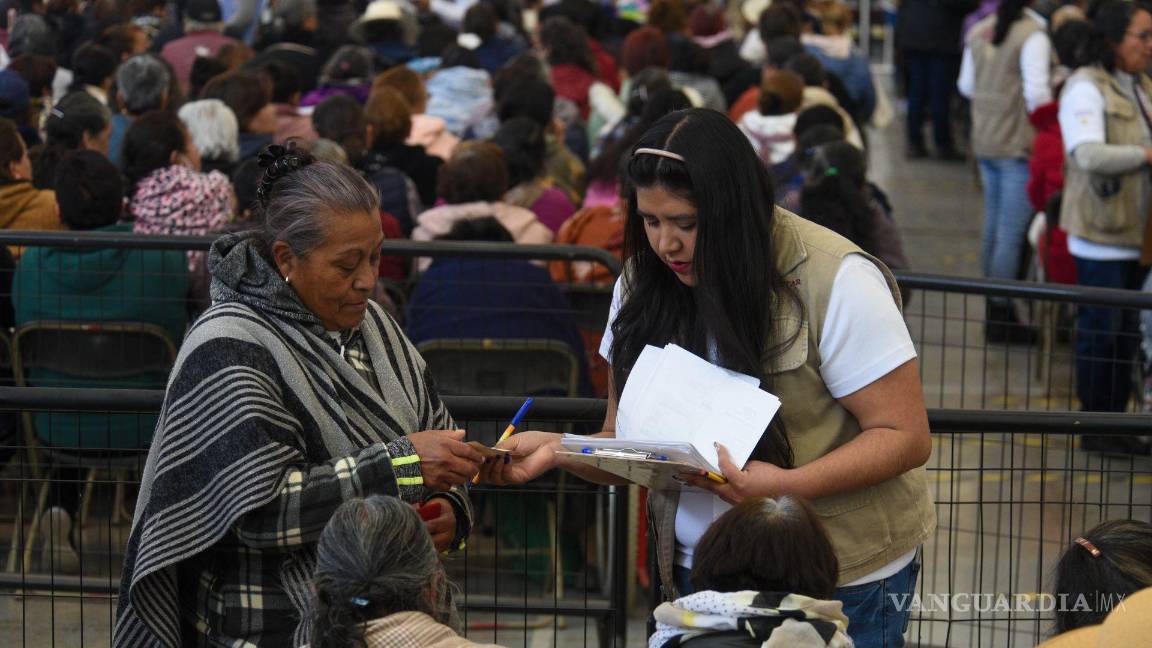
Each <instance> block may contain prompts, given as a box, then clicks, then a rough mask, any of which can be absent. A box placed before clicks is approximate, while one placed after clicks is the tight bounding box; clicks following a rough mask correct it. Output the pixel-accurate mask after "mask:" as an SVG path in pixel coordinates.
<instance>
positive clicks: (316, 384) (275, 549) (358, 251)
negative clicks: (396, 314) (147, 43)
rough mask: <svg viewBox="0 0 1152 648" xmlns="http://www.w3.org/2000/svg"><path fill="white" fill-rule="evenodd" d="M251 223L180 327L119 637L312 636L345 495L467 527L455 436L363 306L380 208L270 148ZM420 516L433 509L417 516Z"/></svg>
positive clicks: (410, 352) (436, 533) (445, 533)
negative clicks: (328, 544) (198, 308)
mask: <svg viewBox="0 0 1152 648" xmlns="http://www.w3.org/2000/svg"><path fill="white" fill-rule="evenodd" d="M261 164H262V165H264V166H265V167H266V171H265V175H264V178H263V180H262V181H261V185H260V188H259V191H258V198H259V202H260V206H261V207H262V208H263V210H264V223H265V224H264V227H263V229H262V231H258V232H246V233H241V234H232V235H226V236H223V237H221V238H220V239H218V240H217V241H216V242H215V243H214V244H213V246H212V250H211V252H210V253H209V259H208V263H209V269H210V271H211V273H212V287H211V291H212V301H213V306H212V307H211V308H209V309H208V310H207V311H206V312H205V313H204V314H203V315H202V316H201V317H200V319H199V320H198V321H197V322H196V323H195V324H194V325H193V326H192V328H191V330H190V331H189V332H188V335H187V337H186V338H185V340H184V343H183V345H182V346H181V349H180V355H179V357H178V358H177V360H176V365H175V367H174V368H173V371H172V376H171V378H170V380H169V384H168V393H167V396H166V398H165V401H164V407H163V410H162V411H161V414H160V420H159V423H158V425H157V428H156V433H155V438H154V441H153V444H152V448H151V451H150V452H149V454H148V461H147V464H146V465H145V469H144V477H143V483H142V484H141V488H140V497H139V502H138V504H137V507H136V517H135V519H134V520H133V525H132V533H131V536H130V538H129V541H128V549H127V554H126V556H125V561H124V570H123V575H122V583H121V590H120V604H119V609H118V611H117V620H116V628H115V632H114V645H115V646H133V647H135V646H209V645H211V646H219V645H231V646H239V645H244V646H278V647H279V646H300V645H303V644H305V643H307V642H308V639H309V638H308V636H307V634H308V624H307V623H306V622H305V620H306V619H307V618H308V617H309V614H310V609H309V607H310V603H309V601H310V600H311V598H312V592H311V585H310V579H311V577H312V572H313V569H314V567H315V554H316V542H317V539H318V538H319V536H320V532H321V530H323V528H324V525H325V524H326V523H327V522H328V519H329V518H330V517H331V515H332V513H333V512H334V511H335V510H336V509H337V508H338V507H339V506H340V505H341V504H342V503H343V502H344V501H346V500H349V499H352V498H356V497H364V496H368V495H373V494H382V495H392V496H396V497H399V498H401V499H403V500H405V501H407V502H411V503H413V504H414V505H418V506H419V505H423V504H424V503H427V502H429V501H430V500H434V501H435V505H433V506H430V507H429V512H434V511H439V514H437V515H435V516H434V517H433V519H431V520H429V521H428V523H427V524H428V530H429V532H430V533H431V535H432V539H433V541H434V542H435V544H436V546H437V548H438V549H440V550H445V549H449V548H458V547H460V546H461V545H462V543H463V540H464V538H465V536H466V535H467V533H468V531H469V530H470V528H471V510H470V507H469V504H468V499H467V495H466V494H465V491H464V490H463V488H462V485H463V484H465V483H466V482H467V480H468V479H470V478H471V477H472V476H473V475H474V474H475V473H476V472H477V470H478V467H479V464H480V463H481V462H482V461H483V457H482V456H481V455H480V454H479V453H478V452H476V450H474V449H473V448H471V447H469V446H468V445H466V444H465V443H464V442H463V441H462V438H463V434H464V433H463V431H462V430H460V431H457V430H454V428H455V423H454V421H453V420H452V417H451V415H449V413H448V411H447V410H446V409H445V407H444V404H443V403H442V402H441V401H440V398H439V397H438V396H437V394H436V389H435V386H434V385H433V384H432V380H431V377H430V376H429V375H428V371H427V368H426V367H425V365H424V362H423V360H422V359H421V358H420V356H419V355H418V354H417V353H416V350H415V348H414V347H413V346H412V344H411V343H410V342H409V341H408V339H407V338H405V337H404V334H403V333H402V332H401V330H400V327H399V326H398V325H397V324H396V322H394V321H393V320H392V319H391V318H390V317H389V316H388V315H387V314H386V313H385V312H384V311H383V310H382V309H381V308H380V307H379V306H377V305H376V304H375V303H373V302H371V301H369V299H368V297H369V295H370V293H371V291H372V288H373V286H374V285H375V279H376V268H377V267H378V264H379V260H380V251H379V250H380V243H381V240H382V238H383V236H382V234H381V230H380V218H379V208H378V203H377V197H376V194H375V192H374V191H373V190H372V188H371V187H370V186H369V185H368V184H367V182H365V181H364V179H363V178H362V177H361V176H360V175H359V174H357V173H356V172H355V171H353V170H351V169H349V168H347V167H344V166H339V165H335V164H331V163H327V162H314V161H313V160H312V158H311V157H310V156H308V155H307V154H305V153H301V152H298V151H296V150H294V149H283V148H281V147H270V149H269V151H268V152H266V153H265V154H263V155H262V156H261ZM429 517H432V516H429Z"/></svg>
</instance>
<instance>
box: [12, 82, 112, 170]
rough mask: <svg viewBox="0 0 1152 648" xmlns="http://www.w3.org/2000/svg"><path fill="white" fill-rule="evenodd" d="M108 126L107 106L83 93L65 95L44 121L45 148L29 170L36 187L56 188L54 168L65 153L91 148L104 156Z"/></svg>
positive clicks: (110, 120) (106, 149)
mask: <svg viewBox="0 0 1152 648" xmlns="http://www.w3.org/2000/svg"><path fill="white" fill-rule="evenodd" d="M111 123H112V114H111V113H110V112H109V111H108V108H107V106H105V105H104V104H102V103H100V101H99V100H97V99H96V98H95V97H93V96H92V95H90V94H88V93H87V92H83V91H80V92H72V93H70V94H67V95H65V96H64V97H63V98H62V99H61V100H60V101H59V102H57V104H56V105H55V106H54V107H53V108H52V111H51V112H49V113H48V119H46V120H45V122H44V133H45V142H44V144H45V145H44V148H43V150H41V151H40V155H39V156H38V157H37V158H36V164H35V165H34V168H33V170H32V177H33V178H34V179H35V181H36V186H37V187H39V188H40V189H53V188H55V187H56V184H55V178H56V165H57V164H58V163H59V162H60V158H62V157H63V156H64V154H65V153H67V152H68V151H74V150H77V149H82V148H91V149H93V150H96V151H98V152H100V153H101V154H107V152H108V146H107V145H108V142H107V140H106V139H104V135H105V132H106V131H107V130H108V126H109V124H111ZM101 148H103V150H100V149H101Z"/></svg>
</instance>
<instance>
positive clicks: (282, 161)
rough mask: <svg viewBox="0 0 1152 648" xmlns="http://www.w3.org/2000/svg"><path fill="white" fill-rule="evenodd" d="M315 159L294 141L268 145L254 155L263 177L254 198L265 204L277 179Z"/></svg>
mask: <svg viewBox="0 0 1152 648" xmlns="http://www.w3.org/2000/svg"><path fill="white" fill-rule="evenodd" d="M315 161H316V158H314V157H312V155H311V154H310V153H308V151H305V150H303V149H301V148H299V147H297V146H296V143H295V142H289V143H288V145H287V146H281V145H279V144H272V145H270V146H268V148H266V149H264V150H263V151H261V152H260V155H258V156H257V157H256V162H257V164H259V165H260V168H262V169H264V177H263V178H261V179H260V186H259V187H257V188H256V200H257V201H258V202H259V203H260V204H266V203H267V202H268V198H269V196H271V195H272V187H273V186H275V185H276V181H277V180H279V179H280V178H283V177H284V176H286V175H288V174H290V173H292V172H293V171H297V170H299V169H303V168H304V167H306V166H308V165H309V164H312V163H313V162H315Z"/></svg>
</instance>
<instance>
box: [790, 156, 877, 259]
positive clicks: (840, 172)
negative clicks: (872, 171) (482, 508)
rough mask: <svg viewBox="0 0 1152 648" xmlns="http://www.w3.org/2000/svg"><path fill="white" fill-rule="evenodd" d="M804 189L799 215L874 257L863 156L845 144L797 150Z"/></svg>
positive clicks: (802, 190)
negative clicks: (872, 254)
mask: <svg viewBox="0 0 1152 648" xmlns="http://www.w3.org/2000/svg"><path fill="white" fill-rule="evenodd" d="M797 158H798V159H797V162H798V165H799V167H800V171H801V174H802V175H803V176H804V185H803V187H802V188H801V190H800V215H801V216H803V217H804V218H806V219H808V220H810V221H812V222H814V223H816V224H818V225H823V226H824V227H827V228H828V229H830V230H832V231H833V232H836V233H837V234H839V235H841V236H843V237H844V238H846V239H848V240H849V241H852V242H853V243H855V244H856V245H858V246H860V247H861V248H863V249H864V251H865V252H869V253H875V252H876V250H877V248H876V244H875V238H874V236H875V235H874V232H873V227H872V222H873V220H872V219H873V216H874V214H873V211H872V206H871V204H870V202H869V200H868V195H867V194H866V185H865V183H866V177H865V176H866V169H865V162H864V155H863V154H862V153H861V152H860V150H859V149H857V148H856V147H855V146H852V145H851V144H849V143H848V142H845V141H844V140H834V141H831V142H827V143H824V144H817V145H815V146H809V147H806V148H803V149H800V150H799V154H798V156H797Z"/></svg>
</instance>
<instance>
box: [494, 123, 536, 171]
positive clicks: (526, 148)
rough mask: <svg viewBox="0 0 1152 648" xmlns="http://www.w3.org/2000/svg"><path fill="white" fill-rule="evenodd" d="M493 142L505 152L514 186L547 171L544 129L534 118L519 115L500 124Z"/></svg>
mask: <svg viewBox="0 0 1152 648" xmlns="http://www.w3.org/2000/svg"><path fill="white" fill-rule="evenodd" d="M492 142H493V143H495V144H496V145H497V146H499V147H500V149H501V150H502V151H503V152H504V160H505V162H506V163H507V165H508V184H509V185H510V186H512V187H515V186H517V185H519V184H521V183H524V182H529V181H531V180H535V179H536V178H538V177H539V176H540V175H541V174H543V173H544V155H545V153H546V150H547V145H546V143H545V141H544V129H542V128H540V125H539V124H537V123H536V122H534V121H532V120H531V119H528V118H527V117H516V118H514V119H509V120H508V121H506V122H504V123H503V124H500V129H499V130H497V131H496V134H495V135H493V136H492Z"/></svg>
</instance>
